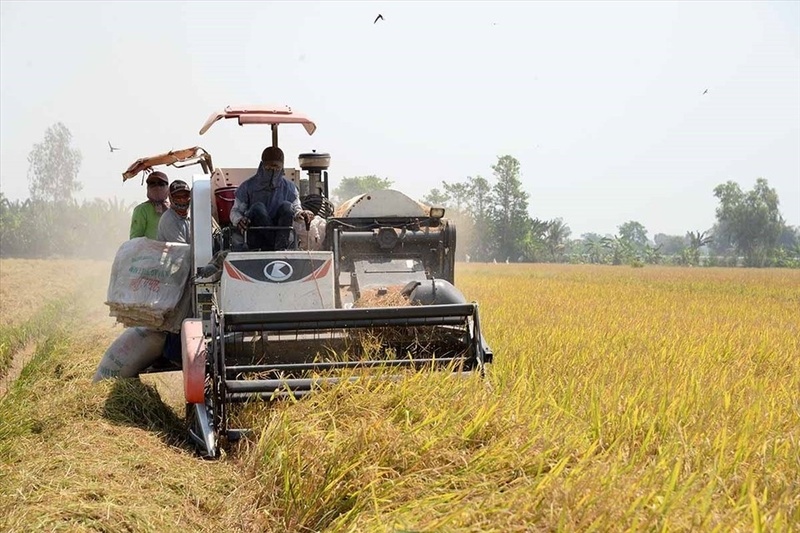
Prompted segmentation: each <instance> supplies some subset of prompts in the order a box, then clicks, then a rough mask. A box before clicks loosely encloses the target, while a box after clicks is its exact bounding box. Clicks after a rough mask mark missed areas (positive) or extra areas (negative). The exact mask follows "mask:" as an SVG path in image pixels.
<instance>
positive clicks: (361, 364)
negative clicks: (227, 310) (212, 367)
mask: <svg viewBox="0 0 800 533" xmlns="http://www.w3.org/2000/svg"><path fill="white" fill-rule="evenodd" d="M461 360H462V359H461V358H457V357H447V358H445V357H441V358H434V357H426V358H421V357H420V358H414V359H379V360H366V361H336V362H333V361H320V362H316V363H285V364H271V365H269V370H270V371H274V372H282V371H284V372H285V371H297V370H332V369H340V368H369V367H375V366H407V365H426V364H432V363H445V364H446V363H449V362H456V361H461ZM225 370H226V371H227V372H228V373H229V374H236V373H245V372H263V371H264V365H239V366H227V367H225Z"/></svg>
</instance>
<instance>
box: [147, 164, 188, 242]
mask: <svg viewBox="0 0 800 533" xmlns="http://www.w3.org/2000/svg"><path fill="white" fill-rule="evenodd" d="M169 201H170V209H169V211H167V212H166V213H164V214H163V215H162V216H161V220H159V222H158V235H157V239H156V240H159V241H162V242H181V243H184V244H191V243H192V226H191V222H190V220H189V205H190V203H191V201H192V191H191V189H190V188H189V185H188V184H187V183H186V182H185V181H183V180H175V181H173V182H172V185H170V186H169Z"/></svg>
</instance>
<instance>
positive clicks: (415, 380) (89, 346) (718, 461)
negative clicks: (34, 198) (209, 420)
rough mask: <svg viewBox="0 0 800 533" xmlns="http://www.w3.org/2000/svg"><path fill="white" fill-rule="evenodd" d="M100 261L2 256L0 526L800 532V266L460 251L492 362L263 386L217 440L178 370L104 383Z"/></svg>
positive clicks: (108, 336)
mask: <svg viewBox="0 0 800 533" xmlns="http://www.w3.org/2000/svg"><path fill="white" fill-rule="evenodd" d="M66 263H69V265H68V268H67V265H66ZM65 270H68V271H69V272H71V274H70V275H68V276H64V275H63V274H62V273H63V272H64V271H65ZM109 271H110V263H98V262H66V261H65V262H46V261H39V262H37V261H16V260H3V261H0V304H1V305H2V311H1V312H2V317H1V318H2V320H1V322H2V326H0V376H2V375H4V374H7V373H8V367H9V363H8V361H11V360H15V357H14V356H15V355H17V354H19V353H20V352H21V351H24V352H25V354H26V358H27V359H26V364H25V365H24V370H22V372H21V373H20V375H19V377H18V378H17V379H15V380H13V382H11V383H8V384H7V385H8V392H7V393H5V394H4V395H2V396H0V529H1V530H9V531H31V530H48V531H50V530H65V531H126V530H129V531H165V530H192V531H229V530H234V531H387V532H388V531H443V532H450V531H475V532H478V531H481V532H483V531H498V532H500V531H503V532H506V531H609V530H614V531H725V532H727V531H798V530H800V526H798V524H800V340H799V339H800V271H797V270H766V269H765V270H751V269H712V268H708V269H690V268H667V267H650V266H648V267H645V268H630V267H610V266H589V265H586V266H572V265H513V264H512V265H507V264H498V265H495V264H491V265H486V264H460V265H458V268H457V277H456V282H457V285H458V286H459V288H460V289H461V290H462V292H464V294H465V295H467V297H468V298H469V299H473V300H476V301H478V302H479V303H480V309H481V322H482V327H483V330H484V335H485V336H486V339H487V341H488V342H489V344H490V345H491V347H492V349H493V350H494V352H495V364H493V365H492V366H491V369H490V370H489V373H488V376H487V378H486V379H485V380H483V381H482V380H480V379H479V378H477V377H475V378H470V379H466V380H465V379H452V378H449V377H445V376H442V375H430V374H415V375H411V376H409V377H408V379H406V380H404V381H402V382H400V383H395V384H369V385H367V384H359V383H356V384H348V383H343V384H341V385H340V386H337V387H335V388H333V389H331V390H329V391H326V392H323V393H320V394H317V395H314V396H312V397H310V398H307V399H305V400H303V401H299V402H283V403H279V404H272V405H266V406H263V407H253V408H251V409H249V410H248V411H247V412H246V413H244V414H243V416H244V417H245V418H246V419H247V420H249V421H251V422H252V423H253V424H254V428H255V429H256V431H255V434H254V438H253V439H251V440H248V441H245V442H243V443H242V444H240V445H239V446H238V447H236V448H231V449H228V450H226V452H227V453H226V454H225V456H224V457H223V458H222V459H220V460H218V461H213V462H209V461H202V460H200V459H197V458H195V457H194V456H193V454H192V451H191V449H190V447H189V446H188V445H187V444H186V442H185V439H184V427H183V420H182V417H183V405H182V403H181V401H180V395H179V394H177V395H176V394H175V390H174V388H175V381H173V382H172V383H170V381H169V380H168V379H166V378H165V379H163V380H161V381H159V380H157V379H156V378H154V377H152V376H145V377H144V378H143V380H142V382H136V381H117V382H106V383H101V384H97V385H92V384H91V383H90V381H91V376H92V374H93V373H94V370H95V366H96V364H97V362H98V361H99V359H100V357H101V356H102V354H103V352H104V350H105V348H106V347H107V346H108V344H109V343H110V342H111V341H112V340H113V339H114V338H115V337H116V336H117V335H118V334H119V333H120V332H121V327H120V326H114V325H113V319H111V318H109V317H108V316H107V314H108V313H107V308H106V307H105V306H104V305H103V301H104V296H105V284H106V283H107V280H108V272H109ZM34 295H35V297H34ZM17 359H18V358H17ZM3 361H6V363H5V364H4V363H3ZM2 380H3V378H0V381H2ZM6 381H7V380H6ZM177 383H178V386H180V385H179V383H180V381H177ZM0 392H1V391H0Z"/></svg>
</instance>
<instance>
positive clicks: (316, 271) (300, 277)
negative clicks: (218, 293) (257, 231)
mask: <svg viewBox="0 0 800 533" xmlns="http://www.w3.org/2000/svg"><path fill="white" fill-rule="evenodd" d="M332 264H333V262H332V260H330V259H312V258H302V259H301V258H284V259H265V258H253V259H249V258H248V259H238V258H237V259H234V260H232V261H225V263H224V265H225V274H226V275H227V277H228V278H230V279H233V280H237V281H244V282H248V283H290V282H298V281H300V282H302V281H313V280H316V279H322V278H324V277H325V276H326V275H328V272H329V271H330V270H331V265H332Z"/></svg>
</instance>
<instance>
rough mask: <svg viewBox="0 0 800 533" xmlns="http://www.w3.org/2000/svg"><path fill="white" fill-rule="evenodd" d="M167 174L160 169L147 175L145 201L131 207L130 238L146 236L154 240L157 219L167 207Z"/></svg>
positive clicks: (156, 232)
mask: <svg viewBox="0 0 800 533" xmlns="http://www.w3.org/2000/svg"><path fill="white" fill-rule="evenodd" d="M168 184H169V180H168V179H167V175H166V174H164V173H163V172H160V171H155V172H152V173H151V174H150V175H149V176H147V201H146V202H142V203H141V204H139V205H137V206H136V207H134V208H133V214H132V215H131V230H130V238H131V239H135V238H136V237H147V238H148V239H153V240H155V238H156V236H157V235H158V221H159V219H160V218H161V215H162V214H163V213H165V212H166V211H167V210H168V209H169V198H168V192H167V185H168Z"/></svg>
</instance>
